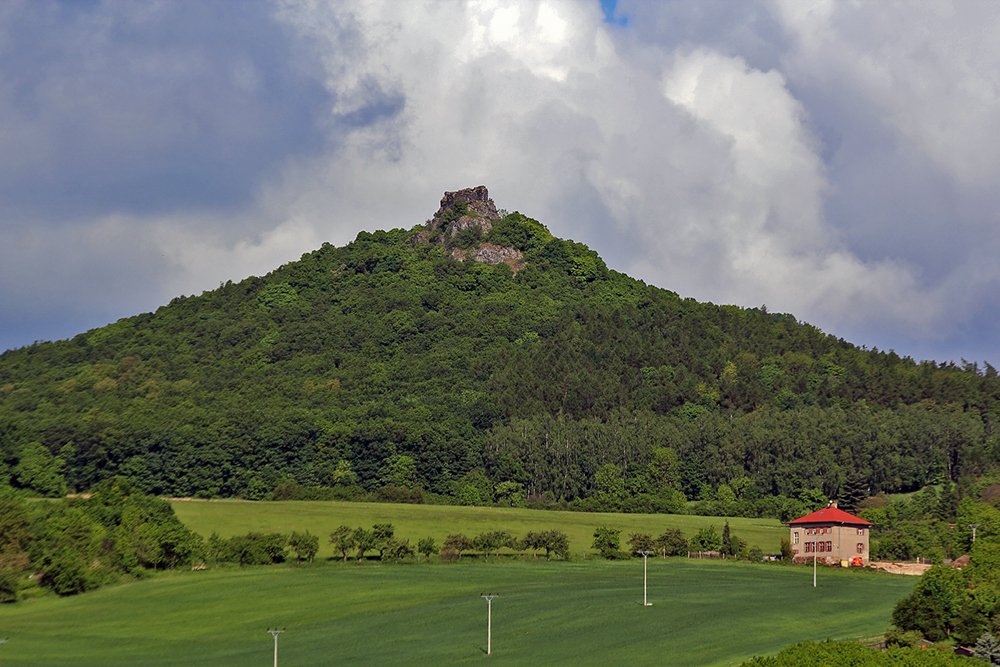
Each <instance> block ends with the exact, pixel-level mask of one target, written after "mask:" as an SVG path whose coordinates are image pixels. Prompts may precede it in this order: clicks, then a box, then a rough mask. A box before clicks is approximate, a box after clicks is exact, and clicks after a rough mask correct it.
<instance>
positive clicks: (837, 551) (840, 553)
mask: <svg viewBox="0 0 1000 667" xmlns="http://www.w3.org/2000/svg"><path fill="white" fill-rule="evenodd" d="M810 530H819V531H820V532H819V533H818V534H817V533H814V534H812V535H810V534H809V532H810ZM859 530H860V531H861V532H862V533H863V534H862V535H859V534H858V531H859ZM796 533H797V535H796ZM869 533H871V531H870V530H869V528H868V527H867V526H863V525H852V524H834V523H810V524H793V525H791V526H789V538H788V539H789V541H790V542H791V544H792V553H793V555H792V562H796V563H803V562H806V561H811V560H812V559H813V552H812V551H807V550H806V544H807V543H811V544H818V543H819V542H821V541H822V542H824V543H826V542H829V543H830V549H829V550H826V548H825V544H824V550H823V551H817V552H816V560H817V561H819V562H821V563H829V564H830V565H835V564H838V563H842V562H844V561H847V562H850V561H851V559H853V558H854V557H856V556H861V560H862V561H863V562H864V564H865V565H867V564H868V561H869V552H868V538H869ZM858 544H861V547H862V548H861V553H858Z"/></svg>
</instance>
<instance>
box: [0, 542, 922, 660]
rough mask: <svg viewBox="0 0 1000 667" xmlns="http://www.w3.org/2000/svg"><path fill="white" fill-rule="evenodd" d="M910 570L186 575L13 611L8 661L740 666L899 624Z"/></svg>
mask: <svg viewBox="0 0 1000 667" xmlns="http://www.w3.org/2000/svg"><path fill="white" fill-rule="evenodd" d="M915 581H916V580H915V579H912V578H908V577H893V576H891V575H876V574H870V573H865V572H856V571H840V570H833V569H825V568H824V569H822V570H820V577H819V586H818V587H817V588H815V589H814V588H813V587H812V572H811V569H810V568H807V567H801V566H779V565H749V564H739V563H723V562H719V561H695V560H688V559H667V560H662V559H655V560H653V559H651V560H650V561H649V599H650V601H651V602H652V603H653V606H652V607H646V608H644V607H642V604H641V603H642V562H641V561H639V560H633V561H629V562H605V561H589V562H583V561H576V562H572V563H545V562H523V561H522V562H504V563H490V564H486V563H483V562H481V561H480V562H476V561H464V560H463V562H462V563H452V564H444V563H433V564H422V565H415V564H409V565H389V564H380V563H362V564H357V563H350V564H348V565H343V564H340V563H319V564H314V565H310V566H303V567H294V566H290V565H283V566H272V567H256V568H245V569H238V568H231V569H220V570H214V571H213V570H209V571H203V572H177V573H168V574H165V575H160V576H157V577H155V578H153V579H152V580H148V581H139V582H132V583H129V584H124V585H120V586H115V587H110V588H107V589H102V590H98V591H94V592H91V593H86V594H83V595H81V596H77V597H73V598H64V599H60V598H56V597H48V598H43V599H38V600H35V601H28V602H22V603H18V604H16V605H3V606H0V635H2V636H5V637H10V638H11V641H10V642H9V643H8V644H5V645H4V647H3V649H2V650H3V654H2V656H3V664H4V665H8V664H9V665H59V664H73V665H79V666H81V667H87V666H89V665H94V666H95V667H96V666H97V665H112V666H113V665H150V666H156V667H159V666H163V667H168V666H173V665H206V666H208V665H217V666H226V665H233V666H234V667H235V666H240V667H243V666H245V665H261V666H264V665H269V664H271V663H270V660H271V649H272V646H273V640H272V639H271V637H270V635H268V634H267V633H266V632H265V630H266V629H267V628H268V627H285V628H287V632H286V633H285V634H282V635H281V637H280V639H279V664H285V665H330V664H342V665H351V664H366V665H389V664H393V665H399V664H407V665H410V664H413V665H452V664H470V663H476V662H478V661H479V660H482V659H483V655H484V651H485V649H486V602H485V601H484V600H482V599H481V598H480V597H479V595H480V594H481V593H483V592H495V593H498V594H499V595H500V597H499V598H497V599H496V600H495V601H494V603H493V657H492V658H491V664H509V665H516V664H526V662H530V663H531V664H550V665H563V664H564V665H606V664H608V663H609V662H614V663H616V664H621V663H623V662H624V661H625V660H633V661H636V662H637V664H653V663H654V662H656V663H661V662H662V663H664V664H670V665H676V666H680V667H683V666H685V665H692V666H693V665H727V664H729V663H730V662H733V663H737V664H738V662H739V661H741V660H743V659H745V658H748V657H750V656H752V655H755V654H767V653H775V652H777V651H778V650H780V649H781V648H782V647H784V646H785V645H788V644H791V643H794V642H798V641H803V640H807V639H812V640H823V639H827V638H848V637H858V636H866V635H871V634H874V633H877V632H879V631H882V630H884V629H886V628H887V627H888V625H889V616H890V614H891V610H892V606H893V604H894V603H895V601H896V600H898V599H899V598H901V597H903V596H905V595H906V594H908V593H909V592H910V591H911V590H912V588H913V584H914V583H915Z"/></svg>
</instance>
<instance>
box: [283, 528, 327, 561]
mask: <svg viewBox="0 0 1000 667" xmlns="http://www.w3.org/2000/svg"><path fill="white" fill-rule="evenodd" d="M288 546H289V547H290V548H291V549H292V551H294V552H295V562H296V563H301V562H302V559H303V558H305V559H306V560H308V561H309V562H310V563H311V562H313V557H315V556H316V552H317V551H319V537H318V536H317V535H313V534H311V533H310V532H309V531H308V530H307V531H306V532H304V533H296V532H295V531H294V530H293V531H292V535H291V537H289V538H288Z"/></svg>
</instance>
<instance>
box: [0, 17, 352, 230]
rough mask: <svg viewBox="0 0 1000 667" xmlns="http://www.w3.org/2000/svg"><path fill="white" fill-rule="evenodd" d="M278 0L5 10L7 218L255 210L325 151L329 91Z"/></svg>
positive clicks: (2, 169)
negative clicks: (288, 170)
mask: <svg viewBox="0 0 1000 667" xmlns="http://www.w3.org/2000/svg"><path fill="white" fill-rule="evenodd" d="M272 13H273V8H272V7H271V5H269V4H268V3H264V2H258V1H248V2H240V3H239V4H238V5H237V4H234V3H231V2H212V1H209V2H202V1H198V2H156V3H146V2H140V3H131V2H129V3H119V2H86V3H79V2H52V1H38V2H34V1H32V2H25V3H22V4H19V5H17V6H16V8H14V9H13V10H10V9H8V11H7V12H6V13H5V16H4V19H5V21H4V22H5V25H6V27H5V28H4V29H3V36H2V41H0V71H2V72H3V78H2V80H0V124H2V126H3V127H4V131H3V132H2V133H0V156H2V157H0V216H2V223H0V224H3V225H4V226H9V225H10V224H12V223H13V222H16V221H18V220H23V219H29V220H33V221H36V222H37V221H39V220H46V221H48V222H51V223H58V222H59V221H67V220H73V219H77V218H85V217H87V216H90V215H93V214H101V213H106V212H128V213H138V214H146V213H155V212H164V211H174V210H185V209H187V210H190V209H199V208H205V207H211V208H229V207H240V206H244V205H246V203H247V201H248V199H249V198H251V196H252V195H253V193H254V191H255V190H256V188H258V187H259V184H260V181H261V180H262V179H264V178H268V177H271V176H273V175H275V173H276V172H277V170H278V169H280V167H281V166H282V164H283V163H284V162H285V161H286V160H287V159H288V157H289V156H290V155H298V154H316V153H318V152H319V151H321V150H322V149H324V148H325V143H326V140H327V136H328V134H327V131H326V130H327V129H328V128H326V127H325V124H326V122H327V118H328V115H329V109H330V106H331V103H332V102H331V98H330V94H329V93H328V92H327V90H326V89H325V87H324V86H323V85H322V81H321V76H320V75H321V70H320V66H319V63H318V62H316V60H315V58H314V56H313V55H312V52H311V51H310V50H309V48H308V44H304V43H302V41H301V40H296V39H294V36H293V35H291V34H290V33H289V31H288V30H286V29H285V28H284V27H283V26H282V25H281V24H279V23H277V22H276V21H275V20H274V18H273V16H272Z"/></svg>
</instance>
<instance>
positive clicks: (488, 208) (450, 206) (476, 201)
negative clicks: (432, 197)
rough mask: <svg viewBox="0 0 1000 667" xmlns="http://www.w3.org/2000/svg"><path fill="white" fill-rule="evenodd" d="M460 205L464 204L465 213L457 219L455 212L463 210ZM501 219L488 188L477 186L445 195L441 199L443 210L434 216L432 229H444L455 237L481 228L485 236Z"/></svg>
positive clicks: (450, 235)
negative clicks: (475, 228) (472, 229)
mask: <svg viewBox="0 0 1000 667" xmlns="http://www.w3.org/2000/svg"><path fill="white" fill-rule="evenodd" d="M460 203H461V204H464V211H463V212H462V214H461V215H460V216H458V217H456V213H455V212H456V211H461V210H462V209H461V208H459V207H460ZM499 219H500V215H499V214H498V213H497V207H496V206H494V205H493V200H492V199H490V193H489V191H488V190H487V189H486V186H485V185H477V186H476V187H474V188H465V189H464V190H458V191H457V192H446V193H444V197H442V198H441V208H439V209H438V211H437V213H435V214H434V220H433V223H434V224H433V225H432V229H434V228H437V227H444V232H445V234H447V235H448V236H449V237H453V236H455V235H456V234H459V233H461V232H464V231H465V230H466V229H470V228H472V227H481V228H482V230H483V234H485V233H486V232H488V231H490V229H492V228H493V223H494V222H495V221H497V220H499Z"/></svg>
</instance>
